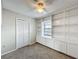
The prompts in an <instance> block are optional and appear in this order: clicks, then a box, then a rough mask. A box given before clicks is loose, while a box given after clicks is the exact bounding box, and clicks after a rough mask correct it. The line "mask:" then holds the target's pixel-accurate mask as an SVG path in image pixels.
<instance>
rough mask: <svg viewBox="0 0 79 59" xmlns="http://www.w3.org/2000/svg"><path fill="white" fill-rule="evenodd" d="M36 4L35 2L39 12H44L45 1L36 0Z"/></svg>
mask: <svg viewBox="0 0 79 59" xmlns="http://www.w3.org/2000/svg"><path fill="white" fill-rule="evenodd" d="M35 1H36V4H35V8H36V10H37V11H38V12H40V13H42V12H43V11H44V9H45V3H44V1H42V0H35Z"/></svg>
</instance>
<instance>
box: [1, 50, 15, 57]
mask: <svg viewBox="0 0 79 59" xmlns="http://www.w3.org/2000/svg"><path fill="white" fill-rule="evenodd" d="M16 50H17V49H14V50H11V51H8V52H5V53H3V54H1V56H3V55H5V54H8V53H11V52H13V51H16Z"/></svg>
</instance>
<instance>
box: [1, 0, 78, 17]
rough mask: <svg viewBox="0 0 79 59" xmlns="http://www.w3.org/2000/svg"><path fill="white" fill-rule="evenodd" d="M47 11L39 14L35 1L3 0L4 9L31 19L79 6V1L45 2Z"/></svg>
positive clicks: (60, 0) (50, 0)
mask: <svg viewBox="0 0 79 59" xmlns="http://www.w3.org/2000/svg"><path fill="white" fill-rule="evenodd" d="M44 1H45V3H46V11H45V12H43V13H39V12H37V11H36V10H35V7H34V4H35V1H34V0H2V8H5V9H8V10H11V11H14V12H17V13H20V14H23V15H26V16H29V17H31V18H39V17H44V16H46V15H48V14H50V13H52V14H53V12H55V11H57V10H62V9H64V8H67V7H69V6H74V5H77V4H78V0H44Z"/></svg>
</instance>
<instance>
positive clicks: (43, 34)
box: [41, 17, 52, 38]
mask: <svg viewBox="0 0 79 59" xmlns="http://www.w3.org/2000/svg"><path fill="white" fill-rule="evenodd" d="M47 22H48V23H47ZM46 23H47V24H49V25H50V27H49V25H48V29H50V35H49V34H48V33H47V34H48V35H45V27H47V26H45V25H46ZM41 26H42V37H43V38H51V37H52V30H51V29H52V23H51V17H47V18H45V19H44V20H43V21H42V23H41ZM48 31H49V30H48Z"/></svg>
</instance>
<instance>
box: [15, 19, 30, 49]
mask: <svg viewBox="0 0 79 59" xmlns="http://www.w3.org/2000/svg"><path fill="white" fill-rule="evenodd" d="M28 35H29V27H28V23H27V22H26V21H25V20H23V19H16V48H21V47H24V46H26V45H27V44H28V39H29V38H28Z"/></svg>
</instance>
